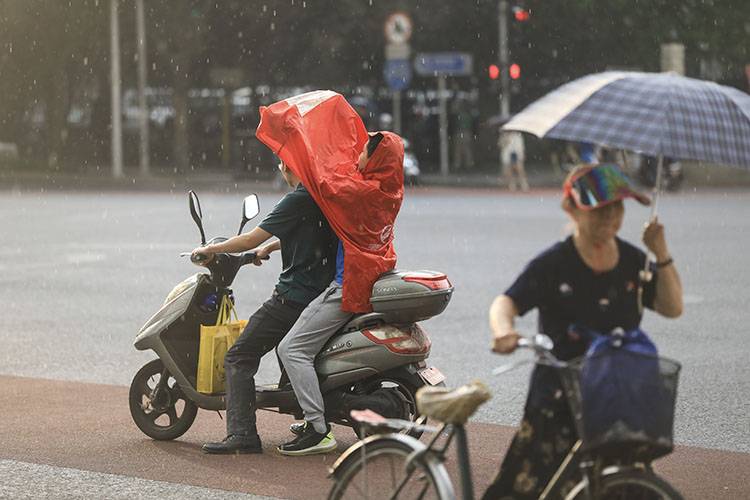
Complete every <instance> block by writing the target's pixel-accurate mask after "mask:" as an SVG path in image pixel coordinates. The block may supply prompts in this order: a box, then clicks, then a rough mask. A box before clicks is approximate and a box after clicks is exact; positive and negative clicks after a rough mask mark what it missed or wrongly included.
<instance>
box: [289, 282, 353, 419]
mask: <svg viewBox="0 0 750 500" xmlns="http://www.w3.org/2000/svg"><path fill="white" fill-rule="evenodd" d="M341 292H342V290H341V285H339V284H337V283H336V282H335V281H334V282H333V283H331V285H330V286H329V287H328V288H327V289H326V290H325V291H324V292H323V293H321V294H320V295H319V296H318V297H317V298H315V300H313V301H312V302H310V304H309V305H308V306H307V308H305V310H304V311H302V314H301V315H300V317H299V319H298V320H297V322H296V323H295V324H294V326H293V327H292V329H291V330H289V333H288V334H287V335H286V337H284V340H282V341H281V343H280V344H279V348H278V353H279V358H280V359H281V362H282V363H283V365H284V368H285V369H286V373H287V375H288V376H289V380H290V381H291V382H292V388H293V389H294V394H295V396H297V401H298V402H299V405H300V407H301V408H302V411H303V412H304V413H305V420H306V421H308V422H310V424H312V426H313V427H314V428H315V430H316V431H318V432H321V433H322V432H325V429H326V420H325V405H324V403H323V395H322V394H321V392H320V384H318V375H317V373H316V372H315V356H317V355H318V353H319V352H320V351H321V349H322V348H323V346H324V345H325V344H326V342H328V339H330V338H331V337H332V336H333V334H334V333H336V332H337V331H338V330H339V329H340V328H341V327H342V326H344V325H345V324H346V323H347V322H348V321H349V320H350V319H351V318H352V316H354V314H352V313H349V312H345V311H342V310H341V294H342V293H341Z"/></svg>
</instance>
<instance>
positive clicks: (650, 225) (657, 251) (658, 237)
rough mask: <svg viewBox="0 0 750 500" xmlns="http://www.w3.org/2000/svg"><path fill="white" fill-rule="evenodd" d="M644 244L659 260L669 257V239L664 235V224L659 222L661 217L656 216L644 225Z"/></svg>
mask: <svg viewBox="0 0 750 500" xmlns="http://www.w3.org/2000/svg"><path fill="white" fill-rule="evenodd" d="M643 244H644V245H646V248H648V249H649V250H650V251H651V253H653V254H654V255H655V256H656V260H657V261H664V260H667V259H668V258H669V250H668V249H667V240H666V238H665V237H664V226H663V225H662V224H659V219H658V218H657V217H654V218H653V219H652V220H651V221H649V222H647V223H646V224H645V226H644V227H643Z"/></svg>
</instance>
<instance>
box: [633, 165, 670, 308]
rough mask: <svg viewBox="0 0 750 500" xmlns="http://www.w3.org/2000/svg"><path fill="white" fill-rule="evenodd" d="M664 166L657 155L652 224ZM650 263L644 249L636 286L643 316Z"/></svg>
mask: <svg viewBox="0 0 750 500" xmlns="http://www.w3.org/2000/svg"><path fill="white" fill-rule="evenodd" d="M663 164H664V155H659V157H658V158H657V161H656V180H655V182H654V189H653V191H652V192H651V216H650V217H649V219H648V222H653V221H654V220H655V219H656V216H657V213H658V208H659V193H660V192H661V180H662V171H663ZM650 263H651V252H650V251H649V250H648V249H646V262H645V263H644V264H643V271H641V273H640V276H639V278H640V279H639V283H640V284H639V286H638V312H639V313H640V314H643V286H644V283H648V282H649V281H651V279H652V278H653V276H652V274H651V271H649V269H648V268H649V264H650Z"/></svg>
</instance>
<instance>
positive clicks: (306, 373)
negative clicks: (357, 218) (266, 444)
mask: <svg viewBox="0 0 750 500" xmlns="http://www.w3.org/2000/svg"><path fill="white" fill-rule="evenodd" d="M402 163H403V143H402V141H401V139H400V138H399V137H398V136H396V135H395V134H391V133H388V132H384V133H381V132H378V133H375V134H370V139H369V142H368V145H367V147H366V148H365V149H364V150H363V151H362V153H361V155H360V158H359V161H358V165H357V168H358V170H359V171H360V172H361V173H362V176H363V178H364V179H365V180H370V181H373V182H377V183H378V185H377V189H379V190H382V191H384V192H386V193H390V194H391V195H392V196H393V198H394V203H395V202H397V203H398V206H399V207H400V204H401V199H402V197H403V167H402ZM364 199H366V198H364ZM352 210H356V208H354V207H352ZM397 212H398V210H396V211H395V212H391V213H392V219H389V220H388V223H389V224H387V225H386V226H384V227H383V228H378V231H379V232H381V234H383V235H384V236H383V237H382V241H381V242H380V247H379V248H377V249H375V251H371V253H372V255H373V258H375V259H377V258H378V257H379V256H382V255H390V254H391V253H392V255H393V256H394V257H395V252H393V249H392V246H391V245H390V244H387V243H389V242H391V241H392V237H393V235H392V227H393V222H395V220H393V219H395V214H396V213H397ZM386 232H387V234H385V233H386ZM360 257H361V254H360ZM346 259H347V255H346V254H345V252H344V246H343V244H342V242H341V241H339V243H338V252H337V256H336V276H335V279H334V280H333V281H332V282H331V283H330V286H329V287H328V288H327V289H326V290H325V291H324V292H323V293H322V294H320V295H319V296H318V297H317V298H316V299H315V300H313V301H312V302H311V303H310V305H309V306H308V307H307V309H305V311H304V312H303V313H302V315H301V316H300V317H299V319H298V320H297V323H295V325H294V326H293V327H292V329H291V330H290V332H289V334H288V335H287V336H286V337H285V338H284V340H283V341H282V342H281V344H280V345H279V349H278V352H279V358H280V359H281V362H282V363H283V365H284V368H285V369H286V372H287V375H288V376H289V379H290V381H291V382H292V388H293V389H294V393H295V395H296V396H297V401H298V402H299V404H300V406H301V407H302V410H303V411H304V417H305V421H304V422H303V423H301V424H295V425H293V426H292V428H291V430H292V432H293V433H294V434H295V435H296V437H295V438H294V439H292V440H291V441H289V442H288V443H285V444H282V445H281V446H279V452H280V453H282V454H284V455H292V456H294V455H310V454H315V453H326V452H328V451H331V450H332V449H333V447H332V445H331V443H330V441H329V440H327V437H331V436H332V434H331V429H330V425H328V423H327V422H326V419H325V404H324V401H323V396H322V393H321V390H320V384H319V382H318V378H317V376H316V374H315V357H316V356H317V354H318V353H319V352H320V350H321V349H322V348H323V346H324V345H325V344H326V342H328V339H330V338H331V336H332V335H334V334H335V333H336V332H337V331H338V330H339V329H340V328H341V327H342V326H343V325H344V324H346V323H347V322H348V321H349V320H350V319H351V318H352V316H354V313H355V312H367V309H356V308H351V307H345V306H344V305H343V299H344V294H345V291H344V288H343V283H344V280H345V279H347V276H348V274H347V273H345V270H344V269H345V265H344V263H345V261H346ZM360 262H361V261H360ZM393 267H395V258H394V259H393V261H392V267H391V268H393ZM347 269H349V271H348V272H350V271H351V268H347ZM366 288H367V293H368V294H369V290H371V289H372V283H369V284H368V285H366Z"/></svg>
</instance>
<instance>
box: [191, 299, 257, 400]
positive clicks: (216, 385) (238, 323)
mask: <svg viewBox="0 0 750 500" xmlns="http://www.w3.org/2000/svg"><path fill="white" fill-rule="evenodd" d="M232 316H234V321H232ZM245 325H247V320H240V319H238V318H237V311H235V309H234V304H233V303H232V301H231V300H229V298H228V297H227V296H226V295H225V296H224V297H223V298H222V299H221V305H220V306H219V316H218V318H217V320H216V325H201V337H200V348H199V350H198V375H197V380H196V389H197V390H198V392H202V393H204V394H214V393H217V392H223V391H224V381H225V380H226V376H225V374H224V356H225V355H226V353H227V351H228V350H229V348H230V347H232V345H233V344H234V343H235V341H236V340H237V337H239V336H240V334H241V333H242V331H243V330H244V329H245Z"/></svg>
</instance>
